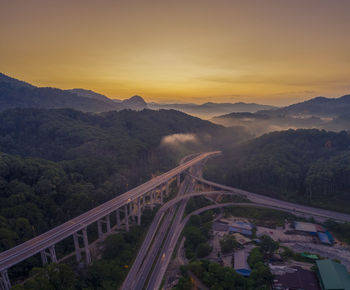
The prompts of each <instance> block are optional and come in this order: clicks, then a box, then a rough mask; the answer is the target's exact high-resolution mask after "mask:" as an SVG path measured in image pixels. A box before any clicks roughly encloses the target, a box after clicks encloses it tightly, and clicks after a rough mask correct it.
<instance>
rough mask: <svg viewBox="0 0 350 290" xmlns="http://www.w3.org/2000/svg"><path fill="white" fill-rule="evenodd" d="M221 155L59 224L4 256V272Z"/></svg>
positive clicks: (185, 166)
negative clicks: (190, 169) (184, 172)
mask: <svg viewBox="0 0 350 290" xmlns="http://www.w3.org/2000/svg"><path fill="white" fill-rule="evenodd" d="M217 154H220V151H215V152H207V153H203V154H200V155H199V156H197V157H195V158H193V159H192V160H190V161H188V162H185V163H183V164H181V165H179V166H178V167H176V168H174V169H172V170H170V171H168V172H166V173H164V174H162V175H159V176H157V177H155V178H153V179H151V180H149V181H147V182H146V183H144V184H141V185H139V186H137V187H135V188H134V189H132V190H130V191H127V192H125V193H123V194H121V195H119V196H117V197H115V198H113V199H111V200H110V201H107V202H105V203H103V204H101V205H99V206H97V207H95V208H93V209H91V210H89V211H87V212H85V213H83V214H82V215H80V216H78V217H75V218H73V219H71V220H69V221H67V222H65V223H64V224H61V225H59V226H58V227H55V228H53V229H51V230H50V231H48V232H46V233H43V234H41V235H39V236H37V237H35V238H33V239H31V240H28V241H26V242H24V243H22V244H20V245H18V246H16V247H14V248H11V249H9V250H7V251H4V252H1V253H0V271H3V270H6V269H8V268H10V267H11V266H13V265H15V264H17V263H19V262H21V261H23V260H25V259H27V258H29V257H31V256H33V255H35V254H37V253H39V252H40V251H43V250H45V249H46V248H48V247H50V246H52V245H54V244H56V243H58V242H60V241H62V240H64V239H65V238H67V237H69V236H71V235H73V234H74V233H76V232H77V231H79V230H82V229H83V228H85V227H87V226H88V225H90V224H92V223H94V222H96V221H97V220H99V219H101V218H103V217H104V216H106V215H108V214H110V213H112V212H113V211H116V210H117V209H119V208H121V207H122V206H124V205H125V204H127V203H130V202H131V201H133V200H136V199H137V198H138V197H140V196H142V195H144V194H145V193H147V192H149V191H150V190H152V189H154V188H156V187H158V186H159V185H161V184H164V183H165V182H167V181H168V180H169V179H171V178H173V177H175V176H176V175H178V174H180V173H182V172H183V171H185V170H186V169H188V168H190V167H191V166H193V165H194V164H196V163H198V162H201V161H203V160H204V159H206V158H208V157H210V156H214V155H217Z"/></svg>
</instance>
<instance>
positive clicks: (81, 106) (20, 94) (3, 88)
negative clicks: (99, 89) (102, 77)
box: [0, 73, 147, 112]
mask: <svg viewBox="0 0 350 290" xmlns="http://www.w3.org/2000/svg"><path fill="white" fill-rule="evenodd" d="M146 107H147V104H146V103H145V102H144V100H143V99H142V98H141V97H139V96H134V97H131V98H130V99H126V100H123V101H120V102H116V101H114V100H112V99H109V98H108V97H106V96H103V95H101V94H98V93H95V92H93V91H89V90H84V89H73V90H61V89H58V88H50V87H48V88H44V87H36V86H33V85H31V84H29V83H26V82H23V81H20V80H17V79H14V78H11V77H9V76H7V75H5V74H2V73H0V111H4V110H7V109H12V108H45V109H59V108H73V109H76V110H79V111H83V112H106V111H113V110H114V111H115V110H123V109H134V110H141V109H143V108H146Z"/></svg>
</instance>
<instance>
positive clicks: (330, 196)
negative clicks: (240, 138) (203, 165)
mask: <svg viewBox="0 0 350 290" xmlns="http://www.w3.org/2000/svg"><path fill="white" fill-rule="evenodd" d="M205 175H206V177H207V178H208V179H210V180H215V181H218V182H222V183H225V184H228V185H232V186H235V187H239V188H242V189H247V190H251V191H253V192H256V193H262V194H268V195H272V196H275V197H279V198H282V199H288V200H291V201H297V202H302V203H311V204H314V205H318V206H322V207H327V208H332V209H337V210H341V211H347V212H350V207H349V205H350V178H349V176H350V136H349V135H348V134H347V133H345V132H340V133H334V132H326V131H319V130H315V129H314V130H288V131H282V132H274V133H269V134H266V135H263V136H261V137H259V138H257V139H254V140H251V141H248V142H246V143H245V144H242V145H240V146H237V147H236V148H234V149H231V150H226V151H225V152H224V154H223V156H222V157H221V158H220V159H217V160H213V161H210V166H209V168H208V170H207V171H206V173H205Z"/></svg>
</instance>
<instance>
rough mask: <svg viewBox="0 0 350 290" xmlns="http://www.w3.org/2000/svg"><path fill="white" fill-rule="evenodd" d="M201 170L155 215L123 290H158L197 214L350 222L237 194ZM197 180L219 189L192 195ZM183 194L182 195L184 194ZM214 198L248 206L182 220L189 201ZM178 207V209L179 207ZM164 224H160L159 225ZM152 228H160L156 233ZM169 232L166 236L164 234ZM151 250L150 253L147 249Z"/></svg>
mask: <svg viewBox="0 0 350 290" xmlns="http://www.w3.org/2000/svg"><path fill="white" fill-rule="evenodd" d="M200 172H201V170H200V168H199V167H198V165H197V166H196V167H195V168H193V170H191V173H189V174H188V177H191V178H190V179H188V178H187V177H186V178H185V180H184V182H183V183H182V185H181V187H180V189H179V193H178V195H177V196H176V197H175V198H173V199H172V200H170V201H169V202H167V203H165V204H164V205H163V206H162V207H161V208H160V209H159V211H158V214H157V215H156V217H155V219H154V221H153V223H152V225H151V227H150V229H149V231H148V234H149V235H150V236H151V237H153V238H154V239H153V240H151V239H145V241H144V242H143V244H142V247H141V250H140V252H139V254H138V256H137V258H136V260H135V263H134V265H133V266H132V268H131V270H130V272H129V274H128V276H127V278H126V280H125V281H124V283H123V286H122V289H125V290H126V289H128V290H131V289H159V288H160V286H161V282H162V279H163V276H164V274H165V271H166V269H167V266H168V264H169V262H170V259H171V256H172V253H173V251H174V249H175V247H176V243H177V241H178V239H179V237H180V235H181V232H182V230H183V228H184V226H185V225H186V223H187V221H188V220H189V218H190V216H192V215H195V214H199V213H201V212H203V211H206V210H210V209H214V208H220V207H227V206H240V207H262V208H271V209H276V210H282V211H287V212H290V213H302V214H304V215H305V216H309V217H322V218H330V219H334V220H337V221H341V222H344V221H345V222H350V215H347V214H343V213H337V212H333V211H328V210H324V209H319V208H313V207H309V206H304V205H300V204H295V203H291V202H286V201H282V200H278V199H274V198H271V197H267V196H263V195H259V194H255V193H252V192H248V191H244V190H240V189H237V188H233V187H229V186H225V185H221V184H217V183H214V182H210V181H207V180H205V179H203V178H202V177H201V176H199V175H200V174H199V173H200ZM193 180H196V181H197V182H199V183H202V184H206V185H208V186H210V187H212V188H216V189H219V190H217V191H207V192H193V191H192V190H193V188H194V183H193ZM184 191H185V193H184ZM213 194H228V195H242V196H245V197H247V198H248V199H249V200H250V202H249V203H247V202H245V203H236V202H235V203H223V204H215V205H211V206H207V207H204V208H201V209H199V210H197V211H195V212H193V213H191V214H189V215H188V216H186V217H185V218H184V219H183V220H182V218H183V212H184V209H185V207H186V203H187V201H188V199H189V198H191V197H195V196H201V195H213ZM179 203H180V205H179ZM175 209H177V212H176V215H174V216H173V221H172V222H170V221H169V217H168V216H167V217H168V218H167V219H163V220H162V217H164V213H169V211H170V212H171V214H173V213H174V211H175ZM163 221H164V223H163V224H162V222H163ZM155 225H161V227H160V229H159V230H158V232H157V227H156V226H155ZM167 232H168V233H167ZM166 233H167V234H166ZM150 247H151V249H149V248H150Z"/></svg>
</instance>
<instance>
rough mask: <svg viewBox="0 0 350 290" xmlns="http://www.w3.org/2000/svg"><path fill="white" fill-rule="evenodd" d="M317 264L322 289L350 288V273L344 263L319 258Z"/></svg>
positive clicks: (337, 289) (349, 289) (347, 289)
mask: <svg viewBox="0 0 350 290" xmlns="http://www.w3.org/2000/svg"><path fill="white" fill-rule="evenodd" d="M316 264H317V269H318V276H319V279H320V283H321V287H322V289H324V290H350V274H349V273H348V271H347V270H346V268H345V266H344V265H342V264H339V263H337V262H334V261H332V260H318V261H316Z"/></svg>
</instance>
